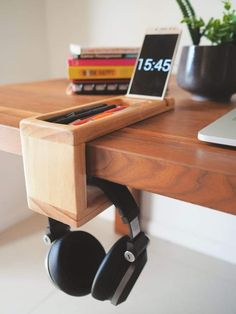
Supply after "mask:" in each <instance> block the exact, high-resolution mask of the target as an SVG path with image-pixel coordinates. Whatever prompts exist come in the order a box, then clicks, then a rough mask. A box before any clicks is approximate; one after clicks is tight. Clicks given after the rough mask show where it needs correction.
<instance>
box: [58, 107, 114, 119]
mask: <svg viewBox="0 0 236 314" xmlns="http://www.w3.org/2000/svg"><path fill="white" fill-rule="evenodd" d="M115 107H116V105H104V106H103V107H100V108H95V109H90V110H88V111H86V112H82V113H81V112H80V113H78V114H75V115H73V116H69V117H66V118H64V119H60V121H56V122H55V123H61V124H69V123H71V122H73V121H75V120H77V119H83V118H88V117H91V116H93V115H95V114H98V113H102V112H104V111H106V110H109V109H113V108H115Z"/></svg>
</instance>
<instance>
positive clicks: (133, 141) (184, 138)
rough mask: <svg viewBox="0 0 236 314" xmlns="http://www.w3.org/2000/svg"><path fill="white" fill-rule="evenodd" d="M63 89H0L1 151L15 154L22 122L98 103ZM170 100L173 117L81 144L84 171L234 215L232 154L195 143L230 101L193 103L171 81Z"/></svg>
mask: <svg viewBox="0 0 236 314" xmlns="http://www.w3.org/2000/svg"><path fill="white" fill-rule="evenodd" d="M66 86H67V81H66V80H53V81H47V82H36V83H31V84H19V85H6V86H1V87H0V149H2V150H4V151H10V152H13V153H19V154H20V153H21V152H20V149H19V147H20V144H19V143H20V140H19V131H18V126H19V121H20V120H21V118H25V117H30V116H31V115H32V114H33V115H38V114H39V113H50V112H52V111H55V110H61V109H66V108H69V107H73V106H77V105H80V104H84V103H88V102H92V101H96V100H99V99H101V98H102V97H103V96H102V97H101V96H100V97H96V96H67V95H65V89H66ZM169 94H170V95H171V96H174V97H175V99H176V105H175V110H174V111H170V112H167V113H163V114H161V115H159V116H156V117H153V118H149V119H146V120H145V121H142V122H138V123H136V124H133V125H131V126H129V127H126V128H124V129H122V130H119V131H115V132H113V133H111V134H109V135H106V136H103V137H100V138H99V139H96V140H93V141H91V142H90V143H89V144H87V152H86V156H87V172H88V173H89V174H93V175H96V176H99V177H102V178H106V179H108V180H112V181H115V182H119V183H123V184H126V185H128V186H130V187H133V188H136V189H140V190H146V191H151V192H154V193H159V194H162V195H166V196H169V197H173V198H176V199H180V200H184V201H187V202H190V203H194V204H199V205H203V206H207V207H210V208H214V209H217V210H221V211H225V212H228V213H232V214H236V149H235V148H229V147H226V146H219V145H216V144H206V143H203V142H200V141H198V139H197V132H198V130H200V129H201V128H203V127H204V126H206V125H207V124H209V123H210V122H212V121H214V120H215V119H216V118H218V117H220V116H221V115H222V114H224V113H226V112H227V111H229V110H231V109H233V108H235V104H236V103H235V102H232V103H216V102H212V101H203V102H199V101H194V100H192V99H191V95H190V94H188V93H186V92H184V91H182V90H180V89H179V88H178V87H177V86H176V84H175V81H174V79H173V80H172V83H171V86H170V88H169ZM108 97H109V96H108ZM103 98H105V97H103Z"/></svg>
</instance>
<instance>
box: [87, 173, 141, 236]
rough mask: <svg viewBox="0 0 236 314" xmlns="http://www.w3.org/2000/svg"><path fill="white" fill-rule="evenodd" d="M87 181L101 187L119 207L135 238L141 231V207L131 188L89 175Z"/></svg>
mask: <svg viewBox="0 0 236 314" xmlns="http://www.w3.org/2000/svg"><path fill="white" fill-rule="evenodd" d="M87 183H88V184H89V185H94V186H97V187H99V188H100V189H101V190H102V191H103V192H104V193H105V195H106V196H107V197H108V198H109V199H110V201H111V202H112V203H113V204H114V205H115V207H116V208H118V209H119V213H120V215H121V218H122V220H123V221H124V223H128V224H129V228H130V233H131V238H135V237H136V236H137V235H138V234H139V233H140V232H141V229H140V224H139V207H138V205H137V203H136V201H135V199H134V197H133V195H132V194H131V193H130V191H129V189H128V188H127V187H126V186H124V185H121V184H118V183H114V182H111V181H107V180H104V179H100V178H96V177H87Z"/></svg>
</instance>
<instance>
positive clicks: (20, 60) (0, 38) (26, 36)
mask: <svg viewBox="0 0 236 314" xmlns="http://www.w3.org/2000/svg"><path fill="white" fill-rule="evenodd" d="M0 49H1V53H0V73H1V75H0V84H5V83H13V82H25V81H31V80H41V79H45V78H48V74H49V60H48V46H47V34H46V16H45V6H44V1H38V0H0Z"/></svg>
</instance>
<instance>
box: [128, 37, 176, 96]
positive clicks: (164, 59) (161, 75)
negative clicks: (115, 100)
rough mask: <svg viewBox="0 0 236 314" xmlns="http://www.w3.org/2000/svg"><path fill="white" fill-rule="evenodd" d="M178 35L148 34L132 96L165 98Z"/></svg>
mask: <svg viewBox="0 0 236 314" xmlns="http://www.w3.org/2000/svg"><path fill="white" fill-rule="evenodd" d="M177 40H178V34H150V35H149V34H148V35H146V36H145V38H144V42H143V46H142V49H141V52H140V55H139V58H138V61H137V65H136V69H135V72H134V76H133V79H132V83H131V87H130V90H129V93H130V94H134V95H142V96H143V95H144V96H151V97H163V94H164V92H165V88H166V82H167V78H168V75H169V72H170V70H171V65H172V59H173V56H174V52H175V47H176V44H177Z"/></svg>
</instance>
